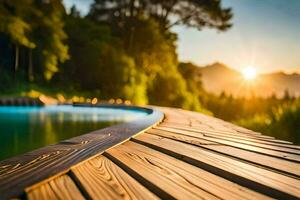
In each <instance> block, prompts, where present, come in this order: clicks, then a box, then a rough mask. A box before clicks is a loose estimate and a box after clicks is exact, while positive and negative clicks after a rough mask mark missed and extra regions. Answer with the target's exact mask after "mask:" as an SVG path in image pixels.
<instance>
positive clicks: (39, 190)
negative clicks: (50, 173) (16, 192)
mask: <svg viewBox="0 0 300 200" xmlns="http://www.w3.org/2000/svg"><path fill="white" fill-rule="evenodd" d="M26 194H27V198H28V199H29V200H40V199H52V200H55V199H57V200H60V199H66V200H71V199H77V200H81V199H85V198H84V197H83V195H82V194H81V193H80V191H79V190H78V188H77V187H76V185H75V183H74V182H73V181H72V179H71V178H70V177H69V176H67V175H63V176H60V177H58V178H55V179H53V180H50V181H49V182H48V183H45V184H43V185H40V186H38V187H31V188H28V189H26Z"/></svg>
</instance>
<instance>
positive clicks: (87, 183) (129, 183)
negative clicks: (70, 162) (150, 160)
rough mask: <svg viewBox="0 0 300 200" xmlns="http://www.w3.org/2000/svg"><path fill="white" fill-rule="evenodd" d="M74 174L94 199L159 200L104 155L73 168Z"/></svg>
mask: <svg viewBox="0 0 300 200" xmlns="http://www.w3.org/2000/svg"><path fill="white" fill-rule="evenodd" d="M72 173H73V174H74V176H75V177H76V179H77V180H78V181H79V182H80V183H81V185H82V186H83V187H84V188H85V190H86V192H87V193H88V194H89V196H90V197H91V198H92V199H158V198H157V197H156V196H155V195H154V194H153V193H151V192H149V190H147V189H146V188H145V187H144V186H142V185H141V184H140V183H138V182H137V181H136V180H135V179H133V178H132V177H130V176H129V175H128V174H127V173H125V172H124V171H123V170H122V169H121V168H120V167H118V166H117V165H115V164H114V163H113V162H111V161H110V160H109V159H107V158H105V157H104V156H102V155H100V156H97V157H95V158H93V159H91V160H89V161H87V162H84V163H82V164H80V165H78V166H76V167H74V168H72Z"/></svg>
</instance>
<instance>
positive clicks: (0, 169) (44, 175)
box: [0, 104, 164, 199]
mask: <svg viewBox="0 0 300 200" xmlns="http://www.w3.org/2000/svg"><path fill="white" fill-rule="evenodd" d="M74 106H92V107H110V108H122V109H140V110H143V111H146V112H147V113H148V115H146V116H144V117H141V118H139V119H136V120H133V121H130V122H125V123H121V124H117V125H113V126H109V127H106V128H103V129H100V130H96V131H93V132H89V133H86V134H83V135H80V136H77V137H73V138H70V139H67V140H63V141H60V142H58V143H56V144H53V145H48V146H45V147H42V148H39V149H36V150H33V151H30V152H27V153H25V154H22V155H19V156H15V157H12V158H8V159H5V160H3V161H0V194H1V196H0V199H9V198H14V197H21V196H22V194H23V193H24V190H25V188H27V187H29V186H32V185H35V184H38V183H39V182H41V181H42V182H43V181H44V180H46V179H49V178H51V177H53V176H55V175H57V174H60V173H64V172H66V171H68V170H70V168H71V167H72V166H74V165H77V164H79V163H81V162H84V161H85V160H87V159H90V158H92V157H94V156H96V155H98V154H101V153H102V152H103V151H105V150H107V149H109V148H111V147H114V146H116V145H119V144H121V143H123V142H125V141H128V140H129V139H130V138H132V137H134V136H135V135H138V134H139V133H142V132H144V131H145V130H147V129H149V128H151V127H153V126H155V125H157V124H158V123H160V122H161V121H162V120H163V118H164V114H163V113H162V112H161V111H158V110H157V109H155V108H152V107H150V106H147V107H141V106H127V105H108V104H97V105H91V104H75V105H74Z"/></svg>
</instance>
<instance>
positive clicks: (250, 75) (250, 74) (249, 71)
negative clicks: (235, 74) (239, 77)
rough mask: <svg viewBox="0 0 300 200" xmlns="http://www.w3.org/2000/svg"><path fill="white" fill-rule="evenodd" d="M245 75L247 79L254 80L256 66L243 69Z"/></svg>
mask: <svg viewBox="0 0 300 200" xmlns="http://www.w3.org/2000/svg"><path fill="white" fill-rule="evenodd" d="M242 73H243V76H244V79H246V80H253V79H255V78H256V75H257V72H256V69H255V68H254V67H246V68H245V69H243V72H242Z"/></svg>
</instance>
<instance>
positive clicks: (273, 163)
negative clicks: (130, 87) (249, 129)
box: [146, 129, 300, 178]
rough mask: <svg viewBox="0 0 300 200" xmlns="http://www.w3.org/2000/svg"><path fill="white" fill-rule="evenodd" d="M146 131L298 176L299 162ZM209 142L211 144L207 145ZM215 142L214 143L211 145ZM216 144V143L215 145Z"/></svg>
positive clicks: (180, 136) (194, 138)
mask: <svg viewBox="0 0 300 200" xmlns="http://www.w3.org/2000/svg"><path fill="white" fill-rule="evenodd" d="M146 132H147V133H150V134H154V135H158V136H162V137H166V138H170V139H173V140H177V141H181V142H185V143H188V144H192V145H196V146H199V147H201V148H205V149H208V150H211V151H214V152H218V153H220V154H223V155H227V156H230V157H233V158H236V159H240V160H242V161H246V162H250V163H253V164H257V165H260V166H263V167H265V168H267V169H269V170H277V171H278V172H280V173H283V174H286V175H288V176H295V177H297V178H300V164H299V163H294V162H289V161H286V160H282V159H278V158H274V157H271V156H266V155H263V154H258V153H254V152H251V151H246V150H243V149H238V148H234V147H231V146H227V145H220V144H218V143H214V142H209V141H207V140H203V139H199V138H196V137H191V136H187V135H182V134H177V133H173V132H168V131H164V130H160V129H150V130H148V131H146ZM208 144H211V145H208ZM213 144H215V145H213ZM217 144H218V145H217Z"/></svg>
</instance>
